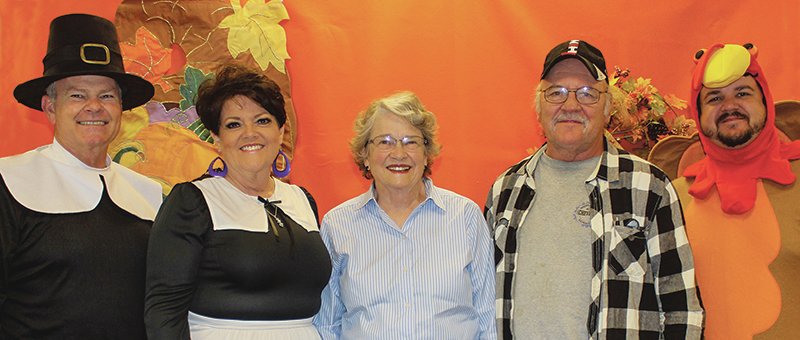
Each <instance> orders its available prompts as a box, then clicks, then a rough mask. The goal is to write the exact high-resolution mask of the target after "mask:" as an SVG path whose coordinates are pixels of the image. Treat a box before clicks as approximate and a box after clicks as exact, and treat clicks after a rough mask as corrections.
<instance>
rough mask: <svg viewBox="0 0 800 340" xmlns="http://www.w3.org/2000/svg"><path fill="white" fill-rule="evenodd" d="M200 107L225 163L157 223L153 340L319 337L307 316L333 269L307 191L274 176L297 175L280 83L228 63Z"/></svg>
mask: <svg viewBox="0 0 800 340" xmlns="http://www.w3.org/2000/svg"><path fill="white" fill-rule="evenodd" d="M196 108H197V112H198V114H199V115H200V119H201V120H202V121H203V124H205V126H206V127H207V128H208V129H209V130H211V131H212V132H213V135H214V143H215V144H216V145H218V147H219V150H220V154H221V159H215V161H213V162H212V163H211V165H209V174H208V175H205V176H203V177H201V178H199V179H197V180H195V181H192V182H190V183H182V184H178V185H176V186H175V187H174V188H173V189H172V192H171V193H170V195H169V196H168V197H167V199H166V200H165V202H164V203H163V205H162V208H161V210H159V213H158V215H157V216H156V220H155V222H154V224H153V229H152V231H151V236H150V244H149V249H148V254H147V292H146V298H145V324H146V326H147V334H148V337H149V339H151V340H158V339H168V340H176V339H189V338H190V336H191V339H193V340H198V339H221V338H224V339H319V334H318V333H317V332H316V330H315V329H314V327H313V326H312V325H311V318H312V317H313V316H314V314H316V313H317V311H318V310H319V307H320V292H321V291H322V289H323V287H324V286H325V284H326V283H327V281H328V278H329V276H330V270H331V264H330V258H329V257H328V252H327V251H326V250H325V246H324V244H323V243H322V240H321V239H320V236H319V229H318V224H317V221H318V218H317V216H316V215H317V214H316V204H315V203H314V200H313V199H312V198H311V195H309V194H308V193H307V192H306V191H305V190H304V189H302V188H300V187H298V186H296V185H290V184H286V183H283V182H281V181H280V180H277V179H275V177H273V175H274V176H285V175H286V174H287V173H288V170H289V167H288V163H289V162H288V161H289V159H288V158H286V155H285V154H284V153H283V152H282V151H280V146H281V141H282V140H283V138H282V137H283V133H284V123H285V121H286V113H285V111H284V100H283V96H282V95H281V93H280V90H279V88H278V86H277V85H275V83H274V82H272V81H271V80H269V79H268V78H267V77H266V76H264V75H262V74H259V73H255V72H253V71H251V70H248V69H246V68H243V67H240V66H234V65H228V66H225V67H224V68H223V69H222V70H221V71H220V72H219V73H218V75H217V76H216V78H215V79H211V80H208V81H206V82H204V83H203V84H202V86H201V87H200V89H199V93H198V100H197V105H196ZM279 156H282V157H283V158H284V160H285V161H286V164H287V166H286V167H285V169H284V171H279V170H278V169H277V167H276V166H275V163H274V162H275V160H276V159H277V158H278V157H279ZM215 163H217V164H215ZM220 164H221V167H218V165H220ZM270 169H272V172H273V173H274V174H271V172H270ZM283 172H286V173H283Z"/></svg>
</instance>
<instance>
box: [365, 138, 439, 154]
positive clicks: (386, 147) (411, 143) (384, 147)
mask: <svg viewBox="0 0 800 340" xmlns="http://www.w3.org/2000/svg"><path fill="white" fill-rule="evenodd" d="M398 142H399V143H400V144H401V145H402V146H403V149H405V150H406V151H417V150H419V149H420V148H422V147H424V146H425V145H427V144H428V140H427V139H425V138H423V137H420V136H405V137H402V138H400V139H398V138H394V137H393V136H392V135H383V136H378V137H375V138H372V139H370V140H369V141H367V144H373V145H375V148H377V149H378V150H380V151H390V150H393V149H394V147H395V146H396V145H397V143H398Z"/></svg>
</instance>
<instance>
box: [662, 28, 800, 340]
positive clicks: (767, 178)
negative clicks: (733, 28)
mask: <svg viewBox="0 0 800 340" xmlns="http://www.w3.org/2000/svg"><path fill="white" fill-rule="evenodd" d="M746 47H747V48H744V47H742V46H737V45H722V44H716V45H714V46H712V47H711V48H709V49H708V50H707V51H705V53H703V54H702V56H700V57H699V59H698V60H697V66H696V68H695V70H694V74H693V77H692V92H691V97H690V105H691V114H692V115H693V118H694V119H695V120H696V121H697V122H700V120H699V114H700V112H699V109H700V108H699V102H698V96H699V94H700V90H701V88H702V87H703V86H705V87H709V88H721V87H725V86H727V85H729V84H731V83H732V82H734V81H736V80H738V79H739V78H741V77H742V76H744V75H745V74H746V75H748V76H752V77H753V78H754V79H755V80H756V82H757V83H758V85H759V86H760V88H761V90H762V92H763V95H764V97H763V98H764V101H765V106H766V111H767V114H766V123H765V126H764V129H763V130H762V131H761V132H760V133H759V134H758V135H757V136H756V137H755V138H754V140H753V141H752V142H751V143H750V144H747V145H746V146H744V147H742V148H739V149H728V148H723V147H721V146H719V145H717V144H715V143H714V142H713V141H712V140H711V139H710V138H709V137H707V136H705V135H703V134H702V133H700V140H701V143H702V145H703V149H704V151H705V153H706V157H705V158H703V159H702V160H701V161H699V162H697V163H695V164H693V165H691V166H689V167H688V168H687V169H686V171H684V173H683V176H684V177H681V178H679V179H678V180H676V181H675V182H673V184H674V185H675V189H676V191H677V192H678V194H679V195H680V199H681V202H682V204H683V208H684V218H685V219H686V230H687V233H688V237H689V242H690V244H691V246H692V251H693V253H694V258H695V270H696V275H697V281H698V286H699V288H700V294H701V298H702V301H703V304H704V307H705V310H706V325H705V327H706V330H705V335H706V337H707V338H708V339H712V340H713V339H752V338H756V339H791V338H796V337H797V334H798V333H800V332H799V331H800V283H798V282H797V281H796V280H797V279H798V278H800V187H799V186H798V185H797V183H796V178H797V175H798V174H800V161H798V160H797V159H798V158H800V141H794V142H791V143H785V142H782V141H780V140H779V138H778V131H777V128H776V127H775V105H774V102H773V100H772V94H771V92H770V90H769V86H768V85H767V81H766V78H765V77H764V73H763V71H762V70H761V67H760V66H759V65H758V62H757V60H756V56H757V50H756V49H755V48H754V47H752V45H749V46H746ZM737 65H738V66H737Z"/></svg>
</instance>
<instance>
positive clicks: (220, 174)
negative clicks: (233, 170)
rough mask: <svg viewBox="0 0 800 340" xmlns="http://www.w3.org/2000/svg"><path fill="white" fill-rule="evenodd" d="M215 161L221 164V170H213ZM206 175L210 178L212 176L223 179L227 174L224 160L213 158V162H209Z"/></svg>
mask: <svg viewBox="0 0 800 340" xmlns="http://www.w3.org/2000/svg"><path fill="white" fill-rule="evenodd" d="M217 160H219V161H220V162H222V168H221V169H220V168H216V169H215V168H214V163H216V162H217ZM208 174H209V175H211V176H214V177H225V175H227V174H228V165H227V164H225V160H224V159H222V158H221V157H219V156H217V158H214V159H213V160H211V164H209V165H208Z"/></svg>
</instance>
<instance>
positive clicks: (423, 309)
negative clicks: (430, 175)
mask: <svg viewBox="0 0 800 340" xmlns="http://www.w3.org/2000/svg"><path fill="white" fill-rule="evenodd" d="M424 183H425V189H426V193H427V198H426V200H425V201H423V202H422V203H421V204H420V205H419V206H418V207H417V208H416V209H414V211H413V212H412V213H411V215H409V217H408V219H407V220H406V222H405V224H404V225H403V226H402V229H400V230H398V229H397V228H396V227H395V226H396V224H395V223H394V221H392V219H391V218H390V217H389V216H388V215H387V214H386V212H384V211H383V209H381V208H380V207H379V206H378V204H377V202H376V201H375V195H374V190H375V189H374V186H373V188H371V189H370V190H369V191H367V192H366V193H364V194H362V195H360V196H358V197H355V198H353V199H351V200H349V201H347V202H344V203H342V204H341V205H339V206H338V207H336V208H334V209H333V210H331V211H330V212H328V214H326V215H325V217H324V218H323V220H322V228H321V234H322V240H323V241H324V242H325V245H326V246H327V247H328V251H329V252H330V255H331V260H332V261H333V272H332V274H331V279H330V281H329V282H328V286H327V287H326V288H325V289H324V290H323V292H322V307H321V309H320V311H319V314H318V315H317V316H316V317H315V318H314V324H315V325H316V326H317V329H318V330H319V332H320V334H321V335H322V337H323V339H339V338H342V339H459V340H461V339H495V338H496V337H497V333H496V329H495V323H494V313H495V311H494V310H495V309H494V291H495V289H494V271H495V269H494V260H493V246H492V240H491V236H490V235H489V230H488V227H487V225H486V221H485V220H484V219H483V217H482V215H481V211H480V209H479V208H478V205H477V204H475V203H474V202H472V201H470V200H469V199H467V198H465V197H463V196H460V195H458V194H455V193H453V192H450V191H447V190H444V189H440V188H437V187H435V186H434V185H433V183H432V182H431V181H430V180H429V179H425V180H424Z"/></svg>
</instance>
